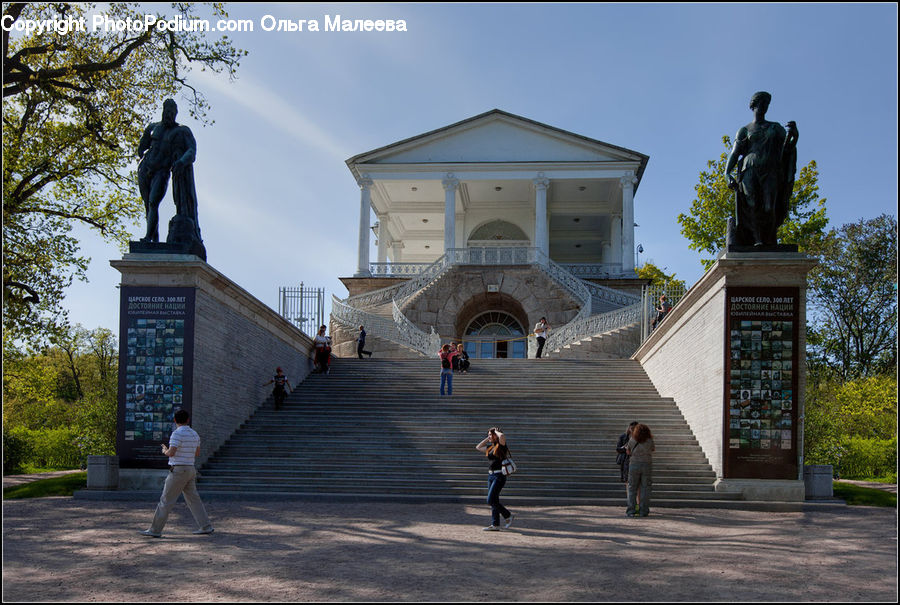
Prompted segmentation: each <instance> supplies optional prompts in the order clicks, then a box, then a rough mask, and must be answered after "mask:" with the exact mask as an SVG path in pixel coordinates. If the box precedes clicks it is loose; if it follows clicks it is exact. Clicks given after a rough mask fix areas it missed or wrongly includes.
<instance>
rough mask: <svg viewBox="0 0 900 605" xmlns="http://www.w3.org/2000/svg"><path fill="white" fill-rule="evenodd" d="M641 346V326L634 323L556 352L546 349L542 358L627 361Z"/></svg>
mask: <svg viewBox="0 0 900 605" xmlns="http://www.w3.org/2000/svg"><path fill="white" fill-rule="evenodd" d="M639 346H641V326H640V324H638V323H634V324H631V325H628V326H624V327H621V328H616V329H615V330H610V331H608V332H603V333H602V334H594V335H593V336H588V337H585V338H582V339H581V340H576V341H575V342H570V343H569V344H567V345H565V346H563V347H561V348H559V349H556V350H555V351H550V350H547V349H545V350H544V352H543V353H542V354H541V357H547V358H550V359H584V360H587V359H591V360H598V359H627V358H628V357H631V355H632V354H633V353H634V352H635V351H636V350H637V349H638V347H639Z"/></svg>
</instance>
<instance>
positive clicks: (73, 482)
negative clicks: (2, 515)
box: [3, 472, 87, 500]
mask: <svg viewBox="0 0 900 605" xmlns="http://www.w3.org/2000/svg"><path fill="white" fill-rule="evenodd" d="M85 487H87V472H83V473H72V474H71V475H65V476H63V477H54V478H53V479H39V480H38V481H32V482H31V483H23V484H22V485H13V486H12V487H5V488H3V499H4V500H14V499H18V498H46V497H48V496H71V495H72V494H73V493H75V490H79V489H84V488H85Z"/></svg>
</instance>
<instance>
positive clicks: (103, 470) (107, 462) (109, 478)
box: [87, 456, 119, 489]
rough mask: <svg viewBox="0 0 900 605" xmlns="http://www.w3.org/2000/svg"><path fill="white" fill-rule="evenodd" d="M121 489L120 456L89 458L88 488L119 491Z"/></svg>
mask: <svg viewBox="0 0 900 605" xmlns="http://www.w3.org/2000/svg"><path fill="white" fill-rule="evenodd" d="M118 487H119V458H118V456H88V457H87V488H88V489H117V488H118Z"/></svg>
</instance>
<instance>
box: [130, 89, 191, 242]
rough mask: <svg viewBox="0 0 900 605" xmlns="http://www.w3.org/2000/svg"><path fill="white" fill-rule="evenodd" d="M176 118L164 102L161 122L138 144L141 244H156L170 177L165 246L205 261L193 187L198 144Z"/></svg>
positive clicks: (171, 103) (169, 102) (171, 106)
mask: <svg viewBox="0 0 900 605" xmlns="http://www.w3.org/2000/svg"><path fill="white" fill-rule="evenodd" d="M177 115H178V106H177V105H176V104H175V101H173V100H172V99H166V100H165V102H164V103H163V114H162V121H160V122H154V123H152V124H150V125H149V126H148V127H147V129H146V130H144V134H143V136H142V137H141V141H140V143H139V144H138V150H137V154H138V157H139V158H140V162H139V164H138V187H139V189H140V192H141V198H143V200H144V210H145V211H146V214H147V234H146V235H145V236H144V237H143V238H141V242H143V243H156V242H159V205H160V203H161V202H162V199H163V197H165V195H166V189H167V188H168V185H169V174H170V173H171V175H172V197H173V198H174V201H175V216H174V217H173V218H172V220H171V221H170V222H169V233H168V237H167V238H166V242H167V243H170V244H181V245H183V246H184V247H185V249H186V250H188V251H190V252H191V253H194V254H197V255H198V256H200V257H201V258H203V259H204V260H206V250H205V248H204V247H203V240H202V239H201V237H200V223H199V221H198V219H197V190H196V188H195V186H194V167H193V164H194V159H195V158H196V156H197V142H196V140H195V139H194V135H193V134H192V133H191V129H190V128H188V127H187V126H182V125H180V124H178V123H177V122H176V121H175V117H176V116H177Z"/></svg>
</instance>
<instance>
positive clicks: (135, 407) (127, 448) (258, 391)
mask: <svg viewBox="0 0 900 605" xmlns="http://www.w3.org/2000/svg"><path fill="white" fill-rule="evenodd" d="M110 264H111V265H112V266H113V267H115V268H116V269H117V270H119V271H120V272H121V274H122V283H121V296H122V321H121V324H120V332H121V333H120V334H119V342H120V352H119V364H120V369H119V375H120V381H119V404H118V405H119V407H118V440H117V449H118V454H119V460H120V467H121V470H120V485H121V486H122V488H123V489H129V486H134V487H138V486H144V485H145V484H146V483H147V481H150V482H151V483H154V486H151V487H153V489H155V483H156V482H157V479H158V477H157V471H158V470H160V469H161V471H162V473H163V479H164V473H165V472H166V470H165V467H166V463H167V460H166V459H165V456H162V455H161V454H160V453H159V450H160V448H159V443H160V442H168V435H169V433H170V432H171V430H172V428H173V425H172V414H173V413H174V410H175V409H176V408H178V407H181V408H183V409H186V410H188V411H189V413H190V414H191V426H192V427H193V428H194V429H195V430H196V431H197V432H198V433H199V434H200V437H201V449H200V455H199V456H198V458H197V464H198V465H200V464H203V462H205V461H206V459H207V458H209V456H210V455H212V453H213V452H215V450H216V449H218V448H219V447H220V446H221V445H222V444H223V443H224V442H225V441H226V440H227V439H228V438H229V437H230V436H231V434H232V433H233V432H234V431H235V430H236V429H237V428H238V427H239V426H240V425H241V424H242V423H243V422H244V421H246V419H247V418H248V417H249V416H250V415H251V414H252V413H253V412H254V411H255V410H256V409H257V408H258V407H259V406H260V405H262V404H263V403H264V402H265V401H266V400H267V399H269V398H270V396H271V393H272V387H271V386H267V387H264V386H262V385H263V384H264V383H266V382H268V381H269V380H270V379H271V378H272V376H273V375H274V374H275V368H276V367H278V366H280V367H281V368H283V370H284V373H285V374H286V375H287V377H288V380H290V382H291V384H292V385H295V386H296V385H297V384H299V383H300V382H301V381H302V380H303V379H304V378H305V377H306V376H307V374H308V373H309V369H308V360H309V351H310V350H311V349H312V340H311V339H310V338H309V337H308V336H307V335H306V334H304V333H303V332H301V331H300V330H299V329H298V328H297V327H295V326H294V325H292V324H291V323H290V322H288V321H287V320H286V319H284V318H283V317H281V316H280V315H278V313H276V312H275V311H273V310H272V309H270V308H269V307H267V306H266V305H264V304H263V303H262V302H260V301H259V300H257V299H256V298H254V297H253V296H251V295H250V294H249V293H247V292H246V291H245V290H244V289H243V288H241V287H240V286H238V285H237V284H236V283H234V282H233V281H231V280H230V279H229V278H228V277H226V276H225V275H223V274H222V273H220V272H219V271H217V270H216V269H214V268H213V267H212V266H210V265H209V264H207V263H206V262H204V261H203V260H201V259H200V258H198V257H197V256H195V255H185V254H171V253H170V254H126V255H125V256H124V257H123V258H122V259H121V260H113V261H110ZM135 292H136V293H138V294H139V295H137V296H132V295H131V293H135ZM173 313H182V315H179V316H178V317H180V318H181V319H177V320H170V319H166V318H168V317H170V316H172V317H174V315H172V314H173ZM135 318H138V319H135ZM159 318H163V319H159ZM179 321H180V322H182V323H180V324H179V323H178V322H179ZM171 323H174V324H175V327H174V328H172V327H170V324H171ZM188 328H190V329H188ZM170 332H171V333H170ZM179 335H180V336H179ZM151 341H152V342H151ZM179 369H181V370H180V371H179ZM169 370H172V371H171V373H170V372H169ZM179 373H181V374H183V375H182V376H179V375H178V374H179ZM170 378H172V379H173V380H169V379H170ZM176 386H177V387H179V388H178V389H175V388H173V387H176ZM176 390H178V391H181V392H176ZM151 393H152V394H153V395H155V396H154V397H150V396H149V395H150V394H151ZM179 396H180V398H179ZM138 415H140V418H139V419H138V418H137V416H138ZM160 431H162V433H163V434H162V435H158V432H160ZM138 433H140V438H141V443H140V444H137V438H136V436H137V434H138ZM157 437H159V438H157ZM129 439H130V441H131V443H128V441H129ZM135 450H140V451H139V452H138V454H139V455H137V456H131V457H129V452H133V451H135ZM148 469H155V470H154V471H153V472H149V474H148ZM148 477H150V478H149V479H148Z"/></svg>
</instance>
